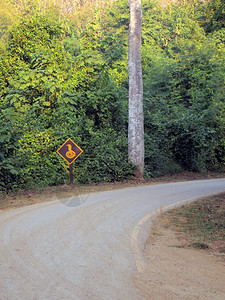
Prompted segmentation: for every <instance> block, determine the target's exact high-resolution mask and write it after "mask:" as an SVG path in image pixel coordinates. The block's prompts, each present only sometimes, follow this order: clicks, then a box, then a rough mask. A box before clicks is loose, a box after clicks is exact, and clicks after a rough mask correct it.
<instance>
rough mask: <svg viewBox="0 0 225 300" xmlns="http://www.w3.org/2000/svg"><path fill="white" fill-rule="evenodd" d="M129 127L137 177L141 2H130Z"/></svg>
mask: <svg viewBox="0 0 225 300" xmlns="http://www.w3.org/2000/svg"><path fill="white" fill-rule="evenodd" d="M129 7H130V26H129V125H128V153H129V158H130V160H131V161H132V162H133V163H134V164H135V165H137V166H138V169H137V173H136V175H137V176H139V177H142V176H143V173H144V116H143V83H142V67H141V26H142V9H141V0H129Z"/></svg>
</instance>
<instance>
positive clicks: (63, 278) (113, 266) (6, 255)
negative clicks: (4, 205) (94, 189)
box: [0, 179, 225, 300]
mask: <svg viewBox="0 0 225 300" xmlns="http://www.w3.org/2000/svg"><path fill="white" fill-rule="evenodd" d="M222 191H225V179H215V180H204V181H193V182H182V183H172V184H162V185H152V186H144V187H135V188H128V189H122V190H116V191H108V192H102V193H96V194H90V195H88V196H85V197H83V198H82V197H81V198H77V197H76V198H70V199H64V200H60V201H59V200H58V201H53V202H49V203H45V204H38V205H32V206H29V207H25V208H21V209H17V210H12V211H8V212H2V213H1V214H0V252H1V256H0V277H1V280H0V299H1V300H3V299H7V300H14V299H23V300H31V299H38V300H39V299H40V300H43V299H54V300H57V299H60V300H62V299H67V300H70V299H79V300H80V299H81V300H83V299H84V300H86V299H91V300H95V299H96V300H101V299H102V300H111V299H113V300H116V299H118V300H124V299H129V300H139V299H140V300H141V299H151V298H149V294H148V295H146V294H145V293H142V292H141V291H140V286H137V284H136V283H137V282H138V281H139V280H140V279H141V276H144V274H146V267H148V268H149V266H148V263H146V260H145V258H144V255H143V253H144V252H143V250H144V245H145V242H146V239H147V237H148V234H149V228H150V226H151V220H152V217H153V216H155V215H156V213H155V212H157V213H159V212H160V211H162V210H163V209H164V208H165V207H167V208H168V207H170V206H171V205H174V204H175V203H181V202H182V201H190V200H193V199H194V198H196V197H201V196H206V195H209V194H215V193H218V192H222ZM165 262H166V260H165ZM159 272H160V271H159ZM159 274H160V273H159ZM135 276H138V277H136V278H137V280H136V282H134V278H135ZM145 279H146V278H145ZM145 279H144V278H142V279H141V280H142V281H143V282H145V281H144V280H145ZM146 284H147V283H146ZM152 299H161V298H157V297H156V298H152ZM164 299H167V298H164ZM168 299H169V298H168ZM171 299H172V298H171ZM198 299H201V298H198ZM202 299H204V298H202ZM215 299H217V298H215ZM218 299H219V298H218Z"/></svg>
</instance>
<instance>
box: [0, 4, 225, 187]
mask: <svg viewBox="0 0 225 300" xmlns="http://www.w3.org/2000/svg"><path fill="white" fill-rule="evenodd" d="M211 2H212V3H211ZM211 2H210V3H209V4H206V3H200V2H199V1H197V0H191V1H188V3H187V1H185V2H184V1H180V3H179V4H176V5H170V6H168V7H167V8H162V7H160V6H159V5H156V4H155V2H154V1H151V0H145V1H143V30H142V34H143V45H142V63H143V83H144V113H145V174H146V176H148V177H155V176H160V175H163V174H166V173H174V172H177V171H180V170H182V169H187V170H191V171H198V172H199V171H200V172H204V171H207V170H210V171H216V170H221V169H222V168H223V164H224V158H225V151H224V149H225V147H224V145H225V138H224V128H225V127H224V126H225V122H224V120H225V119H224V112H225V106H224V74H225V69H224V58H225V50H224V49H225V48H224V43H225V39H224V36H225V33H224V27H223V23H222V21H221V19H219V21H220V22H219V23H218V22H217V21H216V11H214V13H213V11H212V10H211V9H212V8H211V6H212V7H214V8H215V7H216V9H218V10H219V8H220V5H221V3H220V1H219V0H217V1H216V0H215V1H211ZM217 2H218V3H217ZM217 4H218V5H217ZM210 5H211V6H210ZM213 5H214V6H213ZM214 8H213V9H214ZM49 9H50V8H49ZM104 9H105V11H107V13H105V15H104V17H103V16H101V17H100V15H99V12H98V11H96V14H94V15H95V16H94V19H93V21H92V22H90V23H84V22H83V21H82V20H80V21H78V20H77V19H76V21H74V19H73V18H71V19H70V18H69V17H68V18H67V20H64V19H63V18H62V17H60V18H59V15H58V14H55V15H54V13H53V14H52V15H44V14H41V13H40V12H39V13H38V14H37V13H36V12H34V11H33V12H32V15H29V13H28V15H27V16H26V17H23V18H22V19H21V21H20V24H19V25H18V26H16V25H13V26H12V28H11V29H10V30H8V33H7V35H6V34H4V42H3V41H2V43H1V49H0V52H1V56H0V112H1V114H0V122H1V126H0V189H1V190H9V189H14V188H18V187H26V186H43V185H56V184H61V183H64V182H67V181H68V164H67V163H66V162H65V161H64V160H63V159H62V158H61V157H60V156H59V155H58V154H57V153H56V150H57V149H58V148H59V146H60V145H61V144H62V143H63V142H64V141H65V140H66V139H67V138H68V137H70V138H72V139H73V140H74V141H75V142H76V143H77V144H78V145H79V146H80V147H81V148H82V149H83V150H84V152H83V154H82V155H81V156H80V157H79V159H78V160H77V161H76V162H75V164H74V170H75V180H76V181H79V182H100V181H114V180H122V179H124V178H130V177H131V176H132V175H133V170H134V166H133V165H132V164H131V163H130V162H129V160H128V156H127V119H128V117H127V105H128V104H127V102H128V101H127V97H128V64H127V53H128V43H127V39H128V32H127V30H128V24H129V10H128V5H127V1H126V0H123V1H118V2H117V1H116V2H115V3H114V5H113V6H109V7H108V8H107V9H106V8H104ZM217 13H218V14H219V15H220V13H219V11H217ZM74 22H75V23H74ZM82 22H83V23H82ZM15 24H16V22H15ZM75 24H81V27H77V26H76V25H75ZM210 24H211V25H210ZM210 26H211V28H210ZM6 36H8V39H7V40H6Z"/></svg>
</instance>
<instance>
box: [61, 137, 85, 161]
mask: <svg viewBox="0 0 225 300" xmlns="http://www.w3.org/2000/svg"><path fill="white" fill-rule="evenodd" d="M82 152H83V150H82V149H81V148H80V147H79V146H77V144H75V143H74V142H73V141H72V140H71V139H68V140H66V141H65V143H64V144H63V145H62V146H61V147H60V148H59V149H58V150H57V153H58V154H59V155H60V156H62V158H64V159H65V160H66V161H67V162H68V163H69V164H72V163H73V162H74V161H75V160H76V159H77V158H78V156H79V155H81V153H82Z"/></svg>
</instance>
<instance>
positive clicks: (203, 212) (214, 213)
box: [165, 193, 225, 258]
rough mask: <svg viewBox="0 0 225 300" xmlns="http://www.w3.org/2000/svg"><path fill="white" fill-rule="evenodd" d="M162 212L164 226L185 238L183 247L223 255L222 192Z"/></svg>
mask: <svg viewBox="0 0 225 300" xmlns="http://www.w3.org/2000/svg"><path fill="white" fill-rule="evenodd" d="M165 216H166V217H167V219H168V222H167V225H166V227H167V228H170V229H172V230H174V231H176V232H177V234H178V235H179V236H180V237H181V238H183V239H185V244H184V245H183V246H184V247H194V248H198V249H208V250H210V251H212V252H214V253H217V254H219V255H221V256H224V255H225V193H221V194H219V195H216V196H211V197H208V198H202V199H200V200H197V201H195V202H193V203H189V204H186V205H184V206H181V207H178V208H175V209H172V210H170V211H168V212H166V213H165ZM224 258H225V256H224Z"/></svg>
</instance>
